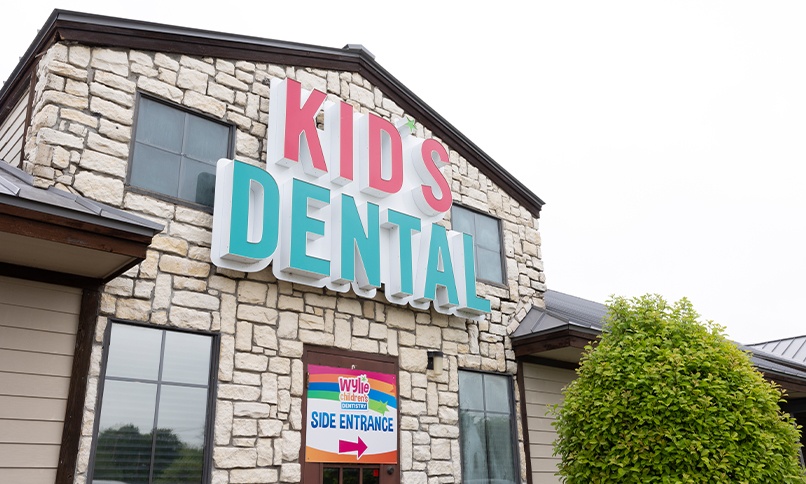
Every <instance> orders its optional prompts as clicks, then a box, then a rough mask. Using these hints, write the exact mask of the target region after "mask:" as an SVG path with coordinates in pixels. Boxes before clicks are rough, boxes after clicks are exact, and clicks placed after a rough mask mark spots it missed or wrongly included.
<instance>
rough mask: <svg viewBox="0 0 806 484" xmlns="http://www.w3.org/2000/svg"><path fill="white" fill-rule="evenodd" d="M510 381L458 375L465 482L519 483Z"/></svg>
mask: <svg viewBox="0 0 806 484" xmlns="http://www.w3.org/2000/svg"><path fill="white" fill-rule="evenodd" d="M510 380H511V378H510V377H508V376H506V375H494V374H491V373H478V372H473V371H459V430H460V432H461V433H460V438H461V441H460V444H461V448H462V482H465V483H488V482H495V483H500V484H508V483H511V484H515V483H519V482H520V476H519V474H518V463H517V457H516V456H517V453H516V451H515V449H516V440H515V415H514V410H513V406H514V405H513V402H512V383H511V381H510Z"/></svg>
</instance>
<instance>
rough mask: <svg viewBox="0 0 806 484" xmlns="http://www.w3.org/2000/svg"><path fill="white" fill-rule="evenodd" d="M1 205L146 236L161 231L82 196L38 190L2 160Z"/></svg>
mask: <svg viewBox="0 0 806 484" xmlns="http://www.w3.org/2000/svg"><path fill="white" fill-rule="evenodd" d="M0 204H2V205H8V206H13V207H18V208H23V209H28V210H33V211H36V212H41V213H48V214H50V215H55V216H58V217H63V218H65V219H70V220H74V221H76V222H87V223H91V224H93V225H96V226H102V227H107V228H111V229H117V230H123V231H125V232H129V233H133V234H137V235H145V236H148V237H153V236H154V235H155V234H157V233H159V232H160V231H162V229H163V226H162V225H161V224H158V223H156V222H153V221H151V220H148V219H145V218H143V217H138V216H136V215H132V214H130V213H127V212H124V211H123V210H118V209H117V208H114V207H110V206H109V205H105V204H103V203H100V202H96V201H94V200H90V199H88V198H85V197H82V196H81V195H76V194H73V193H70V192H66V191H64V190H59V189H58V188H55V187H50V188H48V189H44V188H37V187H35V186H34V178H33V177H32V176H31V175H29V174H28V173H25V172H24V171H22V170H20V169H19V168H15V167H13V166H11V165H10V164H8V163H5V162H3V161H0Z"/></svg>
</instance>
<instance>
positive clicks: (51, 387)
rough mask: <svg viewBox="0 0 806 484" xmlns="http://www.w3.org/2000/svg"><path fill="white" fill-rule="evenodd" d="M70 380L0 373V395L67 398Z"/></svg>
mask: <svg viewBox="0 0 806 484" xmlns="http://www.w3.org/2000/svg"><path fill="white" fill-rule="evenodd" d="M69 386H70V378H64V377H57V376H44V375H26V374H24V373H0V395H8V396H16V397H43V398H67V388H68V387H69Z"/></svg>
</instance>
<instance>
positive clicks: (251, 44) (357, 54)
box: [0, 9, 545, 218]
mask: <svg viewBox="0 0 806 484" xmlns="http://www.w3.org/2000/svg"><path fill="white" fill-rule="evenodd" d="M57 39H58V40H66V41H76V42H82V43H86V44H88V45H108V46H110V47H127V48H137V49H144V50H161V51H169V52H173V53H185V54H190V55H200V56H213V57H216V56H224V57H227V56H232V55H233V54H237V58H239V59H244V60H251V61H255V62H269V61H270V62H274V63H278V64H287V65H299V66H304V67H315V68H322V69H338V70H345V71H350V72H357V73H359V74H361V75H362V76H363V77H365V78H367V79H368V80H369V81H370V82H372V83H373V84H375V85H376V86H378V88H380V89H382V90H384V92H386V93H387V94H388V95H390V97H391V98H392V100H394V101H395V103H397V104H398V105H399V106H400V107H401V108H402V109H403V110H405V111H406V112H408V113H410V114H411V115H412V116H415V117H416V118H417V119H418V121H420V122H421V123H422V124H423V125H424V126H425V127H426V128H428V129H429V130H430V131H431V132H432V133H434V134H435V135H436V136H438V137H439V138H441V139H442V140H443V141H445V142H446V143H448V145H449V146H450V147H451V148H453V149H455V150H456V151H457V152H458V153H459V154H460V155H462V156H463V157H464V158H465V159H467V160H468V161H470V162H471V163H473V164H474V165H475V166H476V167H477V168H478V169H479V171H480V172H482V173H483V174H484V175H486V176H487V177H488V178H490V180H492V181H493V182H494V183H496V184H497V185H499V186H501V187H502V188H505V189H506V190H507V192H508V193H509V194H510V196H512V198H514V199H515V200H516V201H518V203H520V204H521V205H522V206H523V207H524V208H526V209H527V210H529V211H530V212H531V213H532V214H533V215H534V216H535V217H536V218H539V217H540V210H541V208H542V206H543V205H544V204H545V202H543V200H541V199H540V197H538V196H537V195H536V194H535V193H534V192H532V191H531V190H530V189H529V188H528V187H526V185H524V184H523V183H522V182H521V181H520V180H518V179H517V178H516V177H515V176H513V175H512V174H511V173H509V172H508V171H506V170H505V169H504V168H503V167H502V166H501V165H499V164H498V163H497V162H496V161H495V160H493V159H492V158H491V157H490V156H489V155H487V153H485V152H484V151H483V150H482V149H481V148H479V147H478V146H477V145H476V144H475V143H473V142H472V141H470V139H468V138H467V137H466V136H465V135H464V134H462V133H461V132H460V131H459V130H458V129H456V127H455V126H453V125H452V124H451V123H449V122H448V121H447V120H446V119H445V118H443V117H442V116H441V115H440V114H439V113H437V112H436V111H434V110H433V109H432V108H431V107H430V106H429V105H428V104H426V103H425V102H424V101H423V100H422V99H420V98H419V97H418V96H417V95H415V94H414V93H413V92H412V91H411V90H409V89H408V88H407V87H406V86H405V85H403V84H402V83H401V82H400V81H398V80H397V79H396V78H395V77H394V76H392V75H391V74H390V73H389V72H388V71H387V70H386V69H384V68H383V67H382V66H381V65H380V64H378V62H377V61H376V60H375V58H374V56H373V55H372V54H371V53H370V52H369V51H368V50H367V49H365V48H363V47H360V48H359V47H358V46H357V45H353V44H348V45H347V46H346V47H345V48H343V49H336V48H330V47H321V46H315V45H309V44H301V43H294V42H286V41H278V40H271V39H263V38H258V37H249V36H244V35H237V34H227V33H221V32H214V31H209V30H201V29H192V28H187V27H178V26H171V25H165V24H158V23H153V22H144V21H137V20H129V19H121V18H116V17H107V16H101V15H94V14H87V13H81V12H73V11H67V10H58V9H57V10H54V11H53V13H51V15H50V17H48V20H47V21H46V22H45V25H44V26H43V27H42V29H40V31H39V34H37V36H36V38H35V39H34V41H33V42H32V43H31V46H30V47H29V48H28V50H27V51H26V52H25V55H24V56H23V57H22V58H21V59H20V62H19V63H18V64H17V67H16V68H15V69H14V71H12V74H11V76H10V77H9V80H8V81H7V82H6V83H5V85H4V86H3V87H2V88H0V106H3V107H5V108H8V109H10V107H9V106H8V104H9V101H10V100H9V99H8V98H9V97H10V94H12V93H16V92H19V89H18V88H21V87H22V86H21V83H22V82H24V81H25V80H26V79H27V76H28V73H29V72H30V68H31V67H32V66H33V64H34V62H35V60H36V57H37V56H38V55H39V54H40V53H42V52H44V51H45V50H46V49H47V47H48V46H49V45H50V43H52V42H53V41H54V40H57ZM2 117H3V113H1V112H0V119H2Z"/></svg>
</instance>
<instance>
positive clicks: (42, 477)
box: [0, 468, 56, 483]
mask: <svg viewBox="0 0 806 484" xmlns="http://www.w3.org/2000/svg"><path fill="white" fill-rule="evenodd" d="M55 480H56V469H55V468H54V469H19V468H17V469H3V468H0V482H8V483H12V482H13V483H22V482H24V483H35V482H36V483H40V482H41V483H51V482H53V481H55Z"/></svg>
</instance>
